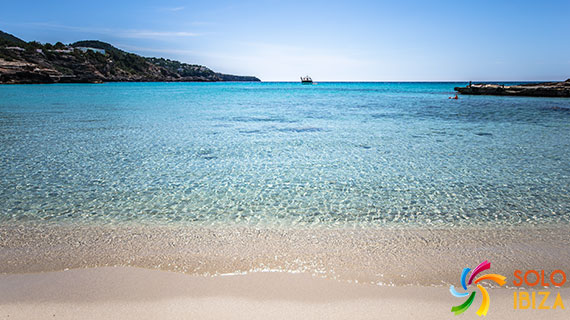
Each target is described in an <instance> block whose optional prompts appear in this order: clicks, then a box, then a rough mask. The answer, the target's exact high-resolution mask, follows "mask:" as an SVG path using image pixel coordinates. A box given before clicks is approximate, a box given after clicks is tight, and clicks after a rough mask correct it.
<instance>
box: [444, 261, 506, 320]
mask: <svg viewBox="0 0 570 320" xmlns="http://www.w3.org/2000/svg"><path fill="white" fill-rule="evenodd" d="M490 268H491V263H490V262H489V261H487V260H485V261H484V262H482V263H481V264H480V265H478V266H477V268H475V269H474V270H473V272H471V276H469V281H467V282H466V281H465V280H466V278H467V275H468V274H469V271H471V269H470V268H465V269H463V272H461V286H462V287H463V290H465V291H467V286H468V285H471V283H474V284H476V285H477V288H478V289H479V291H481V295H482V296H483V301H482V302H481V306H480V307H479V310H477V314H478V315H479V316H480V317H482V316H485V315H487V311H489V304H490V302H491V299H490V298H489V293H488V292H487V290H485V288H483V287H482V286H481V285H480V284H479V282H481V281H483V280H491V281H494V282H496V283H497V284H498V285H499V286H502V285H504V284H505V283H506V281H505V280H506V279H507V278H506V277H504V276H502V275H500V274H485V275H482V276H480V277H479V278H477V279H476V280H475V281H473V279H474V278H475V277H476V276H477V275H478V274H479V273H481V272H482V271H485V270H488V269H490ZM449 291H450V292H451V294H452V295H454V296H455V297H458V298H463V297H467V296H469V297H468V298H467V300H465V302H463V303H462V304H460V305H458V306H454V307H452V308H451V312H453V313H455V315H459V314H462V313H463V312H465V311H466V310H467V309H469V307H470V306H471V304H472V303H473V300H474V299H475V291H473V292H471V294H469V292H457V290H455V287H454V286H449Z"/></svg>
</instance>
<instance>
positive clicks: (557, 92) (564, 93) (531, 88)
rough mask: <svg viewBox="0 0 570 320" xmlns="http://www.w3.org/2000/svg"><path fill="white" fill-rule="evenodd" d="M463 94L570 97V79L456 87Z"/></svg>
mask: <svg viewBox="0 0 570 320" xmlns="http://www.w3.org/2000/svg"><path fill="white" fill-rule="evenodd" d="M455 91H457V92H459V93H461V94H475V95H494V96H527V97H566V98H568V97H570V79H568V80H566V81H562V82H542V83H526V84H519V85H513V86H505V85H500V84H485V83H477V84H470V85H467V86H465V87H455Z"/></svg>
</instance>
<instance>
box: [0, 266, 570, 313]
mask: <svg viewBox="0 0 570 320" xmlns="http://www.w3.org/2000/svg"><path fill="white" fill-rule="evenodd" d="M512 292H513V290H509V289H503V288H500V289H489V294H490V296H491V306H490V309H489V313H488V314H487V316H486V319H541V318H542V319H545V318H548V319H568V317H569V316H570V310H568V309H565V310H560V309H558V310H513V294H512ZM553 292H560V293H561V295H562V297H563V298H565V299H566V300H567V301H570V299H569V298H568V297H570V289H568V288H563V289H557V290H553ZM458 300H461V299H458V298H454V297H452V296H451V295H450V294H449V291H448V288H447V287H423V286H404V287H389V286H377V285H368V284H356V283H348V282H343V281H337V280H331V279H322V278H317V277H312V276H310V275H307V274H291V273H275V272H270V273H253V274H248V275H233V276H217V277H204V276H191V275H185V274H181V273H174V272H167V271H159V270H146V269H141V268H129V267H102V268H92V269H76V270H69V271H59V272H48V273H32V274H5V275H0V319H436V318H437V319H454V318H455V316H454V315H453V314H452V313H451V312H450V309H451V306H452V305H457V304H458V302H459V301H458ZM480 302H481V300H480V297H476V299H475V301H474V302H473V305H472V306H471V308H470V309H468V310H467V311H466V312H465V313H464V314H463V315H462V316H461V318H462V319H481V318H479V317H478V316H477V315H476V311H477V309H478V307H479V304H480ZM565 302H566V301H565ZM551 303H552V302H551ZM568 303H570V302H566V304H568Z"/></svg>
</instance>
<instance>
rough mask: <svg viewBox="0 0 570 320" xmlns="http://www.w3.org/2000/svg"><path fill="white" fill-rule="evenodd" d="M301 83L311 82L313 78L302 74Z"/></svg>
mask: <svg viewBox="0 0 570 320" xmlns="http://www.w3.org/2000/svg"><path fill="white" fill-rule="evenodd" d="M301 83H302V84H312V83H313V79H311V77H309V76H304V77H301Z"/></svg>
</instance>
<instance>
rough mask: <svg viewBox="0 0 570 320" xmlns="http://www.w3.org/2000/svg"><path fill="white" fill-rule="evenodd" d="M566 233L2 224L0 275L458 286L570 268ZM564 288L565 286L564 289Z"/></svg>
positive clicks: (564, 229)
mask: <svg viewBox="0 0 570 320" xmlns="http://www.w3.org/2000/svg"><path fill="white" fill-rule="evenodd" d="M569 234H570V227H568V226H565V225H561V226H550V227H540V226H535V227H532V226H531V227H518V228H494V229H490V228H469V229H466V228H453V229H425V228H424V229H419V228H417V229H413V228H400V229H389V228H344V229H340V228H339V229H316V228H314V229H291V228H290V229H285V228H283V229H275V228H274V229H271V228H265V229H264V228H252V227H233V228H232V227H220V228H206V227H190V226H141V225H131V226H126V225H123V226H96V225H47V224H44V225H41V224H39V225H37V224H33V225H26V224H22V225H12V226H10V225H0V261H2V263H1V264H0V273H23V272H46V271H61V270H64V269H66V268H70V269H74V268H94V267H104V266H131V267H142V268H146V269H160V270H166V271H176V272H181V273H187V274H191V275H216V274H223V273H239V272H256V271H268V270H272V271H293V272H304V273H309V274H315V275H319V276H324V277H327V278H331V279H342V280H353V281H354V280H356V281H359V282H360V283H371V284H380V285H421V286H433V285H445V286H448V285H450V284H457V281H458V279H459V275H460V272H461V270H463V268H465V267H470V268H474V267H475V266H477V265H478V264H479V263H481V262H483V261H485V260H488V261H490V262H491V266H492V267H491V270H490V271H492V272H493V273H499V274H504V275H509V274H510V275H512V273H513V272H514V270H516V269H521V270H525V269H536V268H538V269H544V270H556V269H565V270H570V237H569V236H568V235H569ZM565 286H566V287H567V286H568V284H566V285H565Z"/></svg>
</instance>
